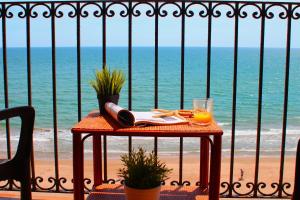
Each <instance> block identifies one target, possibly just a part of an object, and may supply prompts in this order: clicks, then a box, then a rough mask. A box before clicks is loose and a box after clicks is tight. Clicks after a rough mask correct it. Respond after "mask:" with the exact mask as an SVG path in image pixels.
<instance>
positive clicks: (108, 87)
mask: <svg viewBox="0 0 300 200" xmlns="http://www.w3.org/2000/svg"><path fill="white" fill-rule="evenodd" d="M124 82H125V75H124V73H123V72H122V71H121V70H113V71H112V72H111V71H110V70H109V68H108V67H106V66H105V67H104V68H103V69H102V70H96V73H95V80H92V81H90V84H91V86H92V87H93V88H94V89H95V91H96V93H97V95H98V96H101V97H107V96H112V95H118V94H120V91H121V89H122V87H123V85H124Z"/></svg>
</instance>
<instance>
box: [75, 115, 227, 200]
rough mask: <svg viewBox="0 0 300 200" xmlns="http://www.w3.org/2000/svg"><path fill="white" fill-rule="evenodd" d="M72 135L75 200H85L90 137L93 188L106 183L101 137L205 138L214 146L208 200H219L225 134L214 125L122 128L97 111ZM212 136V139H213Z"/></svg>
mask: <svg viewBox="0 0 300 200" xmlns="http://www.w3.org/2000/svg"><path fill="white" fill-rule="evenodd" d="M72 134H73V181H74V200H83V199H84V182H83V179H84V176H83V174H84V173H83V171H84V170H83V161H84V158H83V143H84V141H85V139H86V138H87V137H89V136H92V137H93V159H94V161H93V163H94V164H93V165H94V166H93V167H94V185H101V184H102V180H103V179H102V150H101V149H102V147H101V136H140V137H198V138H205V139H207V140H208V141H209V143H210V145H211V159H210V177H209V182H210V184H209V200H218V199H219V189H220V171H221V146H222V134H223V131H222V129H221V128H220V127H219V126H218V125H217V124H216V122H215V121H213V122H212V123H211V124H210V125H209V126H195V125H188V124H185V125H168V126H147V127H130V128H122V127H120V125H119V124H118V123H117V122H116V121H115V120H113V119H112V118H110V117H109V116H100V115H99V112H97V111H94V112H91V113H90V114H89V115H88V116H86V117H85V118H84V119H82V120H81V121H80V122H79V123H77V124H76V125H75V126H74V127H73V128H72ZM210 136H212V137H213V139H210ZM206 153H208V152H206ZM204 160H205V159H204ZM206 160H207V158H206ZM201 176H208V169H205V170H204V171H203V170H202V171H200V177H201ZM200 181H201V180H200ZM200 184H201V183H200Z"/></svg>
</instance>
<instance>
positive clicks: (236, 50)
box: [229, 2, 239, 197]
mask: <svg viewBox="0 0 300 200" xmlns="http://www.w3.org/2000/svg"><path fill="white" fill-rule="evenodd" d="M238 22H239V3H238V2H237V3H235V22H234V72H233V92H232V128H231V153H230V181H229V183H230V190H229V197H231V196H232V184H233V170H234V149H235V120H236V90H237V65H238V34H239V23H238Z"/></svg>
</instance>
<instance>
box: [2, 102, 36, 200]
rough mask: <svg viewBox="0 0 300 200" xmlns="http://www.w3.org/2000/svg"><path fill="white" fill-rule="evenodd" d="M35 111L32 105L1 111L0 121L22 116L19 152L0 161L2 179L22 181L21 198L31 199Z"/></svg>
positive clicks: (23, 199)
mask: <svg viewBox="0 0 300 200" xmlns="http://www.w3.org/2000/svg"><path fill="white" fill-rule="evenodd" d="M34 116H35V111H34V109H33V108H32V107H30V106H24V107H16V108H9V109H5V110H1V111H0V121H1V120H5V119H9V118H12V117H20V118H21V122H22V124H21V133H20V139H19V144H18V148H17V152H16V154H15V156H14V157H13V158H12V159H11V160H2V162H0V180H8V179H14V180H17V181H20V183H21V199H22V200H30V199H31V181H30V154H31V150H32V148H31V147H32V133H33V126H34Z"/></svg>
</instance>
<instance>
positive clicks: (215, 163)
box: [209, 135, 222, 200]
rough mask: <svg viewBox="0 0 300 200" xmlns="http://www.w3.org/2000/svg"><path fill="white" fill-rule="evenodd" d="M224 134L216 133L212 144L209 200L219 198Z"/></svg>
mask: <svg viewBox="0 0 300 200" xmlns="http://www.w3.org/2000/svg"><path fill="white" fill-rule="evenodd" d="M221 149H222V136H219V135H215V136H214V141H213V144H212V145H211V159H210V180H209V182H210V185H209V200H219V193H220V175H221V153H222V152H221Z"/></svg>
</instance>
